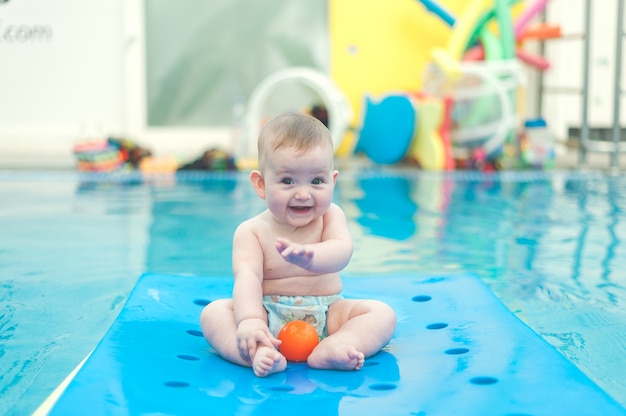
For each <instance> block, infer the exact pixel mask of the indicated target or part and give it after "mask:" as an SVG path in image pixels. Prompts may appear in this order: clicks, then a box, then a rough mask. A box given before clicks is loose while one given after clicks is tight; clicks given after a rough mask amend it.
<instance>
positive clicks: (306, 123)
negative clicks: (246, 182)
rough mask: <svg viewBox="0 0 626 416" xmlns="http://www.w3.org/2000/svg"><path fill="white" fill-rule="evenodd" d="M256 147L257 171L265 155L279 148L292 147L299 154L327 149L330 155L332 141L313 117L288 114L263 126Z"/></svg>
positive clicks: (322, 126) (275, 118)
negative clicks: (319, 148)
mask: <svg viewBox="0 0 626 416" xmlns="http://www.w3.org/2000/svg"><path fill="white" fill-rule="evenodd" d="M257 146H258V153H259V169H262V168H263V165H264V164H265V158H266V157H267V154H268V153H269V152H273V151H275V150H277V149H280V148H281V147H293V148H295V149H296V151H297V153H299V154H302V153H305V152H306V151H307V150H309V149H312V148H315V147H322V148H325V147H328V148H329V149H330V150H331V153H332V149H333V140H332V137H331V136H330V131H329V130H328V128H327V127H326V126H325V125H324V123H322V122H321V121H319V120H318V119H316V118H315V117H311V116H308V115H305V114H296V113H288V114H283V115H280V116H277V117H274V118H273V119H271V120H270V121H268V122H267V123H266V124H265V125H264V126H263V128H262V129H261V132H260V133H259V141H258V143H257Z"/></svg>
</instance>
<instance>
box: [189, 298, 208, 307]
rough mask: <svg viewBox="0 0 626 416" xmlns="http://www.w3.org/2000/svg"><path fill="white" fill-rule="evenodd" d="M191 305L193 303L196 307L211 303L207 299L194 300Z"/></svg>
mask: <svg viewBox="0 0 626 416" xmlns="http://www.w3.org/2000/svg"><path fill="white" fill-rule="evenodd" d="M193 303H195V304H196V305H200V306H206V305H208V304H209V303H211V301H210V300H208V299H195V300H194V301H193Z"/></svg>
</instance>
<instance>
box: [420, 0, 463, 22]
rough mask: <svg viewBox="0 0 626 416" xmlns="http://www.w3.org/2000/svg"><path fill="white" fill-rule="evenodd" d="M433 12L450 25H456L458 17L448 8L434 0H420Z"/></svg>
mask: <svg viewBox="0 0 626 416" xmlns="http://www.w3.org/2000/svg"><path fill="white" fill-rule="evenodd" d="M418 1H419V2H420V3H422V5H423V6H424V7H425V8H426V10H428V11H429V12H431V13H434V14H436V15H437V16H439V18H440V19H441V20H443V21H444V22H445V23H446V24H447V25H448V26H454V24H455V23H456V19H455V17H454V16H452V15H451V14H450V13H449V12H448V11H447V10H446V9H444V8H443V7H441V5H439V4H438V3H437V2H435V1H433V0H418Z"/></svg>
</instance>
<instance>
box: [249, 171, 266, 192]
mask: <svg viewBox="0 0 626 416" xmlns="http://www.w3.org/2000/svg"><path fill="white" fill-rule="evenodd" d="M250 182H252V186H253V187H254V190H255V191H256V194H257V195H258V196H259V197H260V198H261V199H265V179H263V175H262V174H261V172H259V171H258V170H253V171H252V172H250Z"/></svg>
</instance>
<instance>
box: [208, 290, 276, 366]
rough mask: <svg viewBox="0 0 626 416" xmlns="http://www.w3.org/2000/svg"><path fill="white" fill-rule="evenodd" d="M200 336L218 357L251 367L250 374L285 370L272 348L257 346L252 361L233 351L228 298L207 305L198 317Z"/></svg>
mask: <svg viewBox="0 0 626 416" xmlns="http://www.w3.org/2000/svg"><path fill="white" fill-rule="evenodd" d="M200 326H201V327H202V333H203V334H204V337H205V338H206V340H207V341H208V343H209V344H210V345H211V346H212V347H213V349H214V350H215V351H217V353H218V354H219V356H220V357H222V358H224V359H225V360H228V361H230V362H232V363H235V364H239V365H243V366H246V367H252V369H253V370H254V374H256V375H257V376H259V377H265V376H268V375H270V374H273V373H276V372H278V371H283V370H284V369H285V368H286V367H287V360H286V359H285V357H283V355H282V354H281V353H279V352H278V351H277V350H276V349H275V348H269V347H265V346H260V347H259V348H258V349H257V351H256V354H255V355H254V358H253V360H252V362H250V361H246V360H244V359H243V358H242V357H241V354H239V349H238V348H237V322H236V321H235V313H234V311H233V302H232V300H231V299H220V300H216V301H213V302H211V303H209V304H208V305H207V306H205V308H204V309H203V310H202V313H201V314H200Z"/></svg>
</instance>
